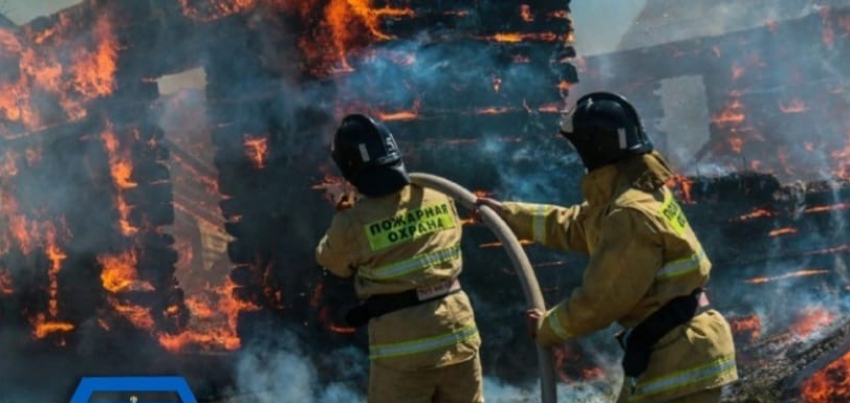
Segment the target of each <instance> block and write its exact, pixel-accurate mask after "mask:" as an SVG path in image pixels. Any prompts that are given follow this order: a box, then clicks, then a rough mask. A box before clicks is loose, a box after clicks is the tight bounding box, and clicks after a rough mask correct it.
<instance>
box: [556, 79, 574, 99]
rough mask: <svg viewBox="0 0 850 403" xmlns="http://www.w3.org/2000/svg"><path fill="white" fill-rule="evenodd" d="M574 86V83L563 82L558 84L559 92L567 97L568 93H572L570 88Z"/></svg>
mask: <svg viewBox="0 0 850 403" xmlns="http://www.w3.org/2000/svg"><path fill="white" fill-rule="evenodd" d="M572 86H573V85H572V83H570V82H569V81H567V80H561V82H559V83H558V91H559V92H560V94H561V96H562V97H565V96H567V93H568V92H569V91H570V87H572Z"/></svg>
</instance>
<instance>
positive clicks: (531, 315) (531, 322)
mask: <svg viewBox="0 0 850 403" xmlns="http://www.w3.org/2000/svg"><path fill="white" fill-rule="evenodd" d="M544 316H546V312H543V311H542V310H540V309H537V308H531V309H529V310H527V311H525V321H526V325H527V326H528V335H529V336H531V338H532V339H536V338H537V330H538V329H540V324H541V323H543V317H544Z"/></svg>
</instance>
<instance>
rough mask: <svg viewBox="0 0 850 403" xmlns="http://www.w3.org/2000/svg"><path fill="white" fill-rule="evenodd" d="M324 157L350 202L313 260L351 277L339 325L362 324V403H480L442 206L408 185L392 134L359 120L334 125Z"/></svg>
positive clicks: (448, 216) (454, 233)
mask: <svg viewBox="0 0 850 403" xmlns="http://www.w3.org/2000/svg"><path fill="white" fill-rule="evenodd" d="M331 154H332V157H333V159H334V161H335V162H336V165H337V166H338V167H339V169H340V171H341V172H342V175H343V177H345V179H346V180H348V182H350V183H351V184H353V185H354V186H355V187H356V188H357V193H359V199H358V200H357V202H356V203H353V204H352V203H351V201H350V200H343V201H341V204H339V205H338V208H337V213H336V215H335V216H334V217H333V221H332V222H331V226H330V228H329V229H328V231H327V234H326V235H325V236H324V237H323V238H322V240H321V241H320V242H319V246H318V247H317V249H316V259H317V261H318V262H319V264H320V265H322V266H323V267H324V268H326V269H327V270H329V271H331V272H332V273H334V274H336V275H338V276H342V277H351V276H354V286H355V290H356V292H357V296H358V297H359V298H360V299H361V300H362V301H363V302H362V304H361V305H359V306H358V307H357V308H355V309H353V310H351V311H350V312H349V313H348V315H346V320H347V321H348V322H349V323H350V324H351V325H353V326H361V325H365V324H366V323H368V326H369V357H370V363H371V370H370V376H369V377H370V381H369V403H399V402H406V403H407V402H411V403H420V402H421V403H443V402H445V403H478V402H483V401H484V399H483V395H482V376H481V362H480V359H479V354H478V351H479V347H480V344H481V341H480V338H479V336H478V330H477V328H476V325H475V317H474V314H473V310H472V306H471V304H470V302H469V298H468V297H467V295H466V294H465V293H464V292H463V291H462V290H461V287H460V283H459V282H458V275H459V274H460V272H461V266H462V260H461V249H460V240H461V222H460V220H459V219H458V215H457V210H456V208H455V205H454V203H453V201H452V199H450V198H449V197H447V196H446V195H444V194H442V193H439V192H436V191H433V190H430V189H425V188H422V187H419V186H416V185H413V184H411V183H410V179H409V177H408V175H407V172H406V170H405V167H404V164H403V162H402V159H401V154H400V151H399V150H398V147H397V145H396V142H395V140H394V138H393V136H392V134H391V133H390V132H389V130H388V129H387V128H386V127H385V126H384V125H383V124H382V123H380V122H377V121H375V120H373V119H371V118H369V117H367V116H364V115H349V116H347V117H345V118H344V119H343V121H342V124H341V126H340V127H339V129H338V130H337V132H336V135H335V138H334V141H333V143H332V150H331ZM349 207H350V208H349Z"/></svg>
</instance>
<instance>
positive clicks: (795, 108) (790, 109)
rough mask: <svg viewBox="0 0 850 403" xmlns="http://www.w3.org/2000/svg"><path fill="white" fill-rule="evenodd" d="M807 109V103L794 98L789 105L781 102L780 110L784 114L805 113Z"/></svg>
mask: <svg viewBox="0 0 850 403" xmlns="http://www.w3.org/2000/svg"><path fill="white" fill-rule="evenodd" d="M807 109H808V108H806V104H805V102H803V100H802V99H800V98H794V99H792V100H791V101H789V102H788V103H787V104H786V103H783V102H781V101H780V102H779V110H781V111H782V113H801V112H805V111H806V110H807Z"/></svg>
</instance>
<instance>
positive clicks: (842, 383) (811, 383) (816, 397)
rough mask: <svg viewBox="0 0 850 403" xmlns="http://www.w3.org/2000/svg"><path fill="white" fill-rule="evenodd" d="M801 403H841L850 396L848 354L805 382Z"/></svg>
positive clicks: (849, 355) (849, 360) (849, 357)
mask: <svg viewBox="0 0 850 403" xmlns="http://www.w3.org/2000/svg"><path fill="white" fill-rule="evenodd" d="M801 389H802V392H803V403H823V402H842V401H846V400H847V396H850V352H848V353H847V354H845V355H844V356H843V357H841V358H839V359H837V360H835V361H833V362H832V363H830V364H829V365H827V366H826V367H825V368H823V369H821V370H820V371H818V372H816V373H815V374H814V375H812V377H811V378H809V379H808V380H806V381H805V382H804V383H803V385H802V387H801Z"/></svg>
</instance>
